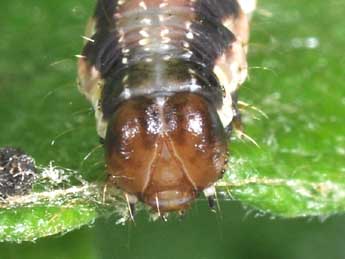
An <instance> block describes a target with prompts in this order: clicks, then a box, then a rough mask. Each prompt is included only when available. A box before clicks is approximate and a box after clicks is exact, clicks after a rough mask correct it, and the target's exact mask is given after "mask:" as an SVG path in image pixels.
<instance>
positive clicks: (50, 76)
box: [0, 0, 345, 259]
mask: <svg viewBox="0 0 345 259" xmlns="http://www.w3.org/2000/svg"><path fill="white" fill-rule="evenodd" d="M93 6H94V1H91V0H87V1H81V0H70V1H57V0H49V1H48V0H46V1H37V0H25V1H23V0H22V1H19V0H12V1H9V0H2V1H1V3H0V35H1V37H0V55H1V59H0V118H1V123H0V146H5V145H10V146H18V147H21V148H23V149H24V150H25V151H26V152H28V153H29V154H31V155H33V157H35V159H36V160H37V162H38V163H39V164H43V165H46V164H48V163H49V161H51V160H55V161H56V163H57V164H59V165H62V166H66V167H68V168H72V169H76V170H80V171H83V172H86V173H88V174H89V175H90V177H94V175H93V174H92V172H95V171H98V172H104V169H103V161H102V151H101V150H96V152H95V153H93V154H92V156H91V157H90V158H89V159H88V160H86V161H84V160H83V158H84V157H85V156H86V155H87V154H88V153H89V152H90V151H91V150H92V149H93V148H95V147H96V146H97V145H98V138H97V136H96V134H95V127H94V120H93V114H92V111H91V110H90V108H89V104H88V103H87V102H86V101H85V100H84V98H83V97H82V96H81V95H80V94H79V93H78V92H77V90H76V87H75V75H76V69H75V62H76V59H75V58H74V55H75V54H78V53H79V52H80V49H81V46H82V39H81V35H82V34H83V31H84V28H85V24H86V22H87V18H88V16H89V15H90V14H91V13H92V10H93ZM344 11H345V3H344V2H342V1H337V0H331V1H322V0H316V1H307V0H302V1H301V0H290V1H274V0H265V1H260V3H259V9H258V12H257V13H256V15H255V17H254V21H253V26H252V40H251V42H252V44H251V46H250V48H251V53H250V56H249V63H250V65H251V66H252V69H251V70H250V80H249V81H248V82H247V83H246V86H245V88H243V90H241V93H240V96H242V97H243V98H244V99H245V100H246V101H251V103H253V104H257V103H260V100H261V99H262V98H263V97H264V96H265V95H266V94H267V89H272V88H274V87H277V89H279V88H282V87H291V88H294V87H295V86H296V85H303V83H304V82H306V83H310V82H312V83H313V84H315V85H318V86H320V84H321V85H322V86H323V88H322V89H324V91H323V92H320V96H318V98H317V99H316V98H315V96H313V98H311V100H310V103H313V104H315V102H316V103H317V104H318V106H316V107H319V109H320V110H321V109H328V108H329V107H326V106H325V105H324V100H325V99H326V98H329V97H330V95H329V93H335V95H333V96H337V97H339V98H337V99H336V100H334V102H339V101H342V102H343V104H345V94H344V92H345V91H344V86H343V84H344V83H343V82H344V81H342V80H340V78H342V77H343V73H344V69H343V68H344V67H345V56H344V46H345V29H344V28H345V21H344V20H343V14H344ZM263 67H267V68H269V69H263ZM323 84H324V85H323ZM265 89H266V92H265ZM278 93H279V91H278ZM290 93H292V94H291V95H290V96H286V97H287V98H289V100H292V101H293V100H294V98H295V96H296V100H298V96H303V95H304V96H305V95H308V92H304V91H303V88H301V87H298V88H297V87H296V89H295V91H290ZM306 105H309V103H308V104H306ZM331 108H332V107H331ZM331 112H332V113H334V116H335V118H337V116H342V115H343V111H342V110H331ZM283 123H284V122H283ZM330 123H331V122H330ZM310 127H312V125H310ZM268 130H269V129H268ZM253 132H254V133H253V134H254V136H255V137H256V138H259V137H260V136H258V135H255V131H253ZM326 133H327V134H332V132H331V131H330V132H326ZM324 135H325V134H324ZM324 135H323V136H324ZM76 136H78V137H76ZM315 136H317V134H316V135H315ZM81 139H82V140H83V141H80V140H81ZM339 141H343V139H339ZM315 143H317V140H315ZM234 149H236V146H235V147H234ZM341 152H342V150H339V153H340V154H341ZM339 153H338V155H339ZM343 155H344V154H343ZM331 166H332V164H329V165H328V167H331ZM96 177H98V176H96ZM220 206H221V212H220V213H218V214H214V213H212V212H210V211H209V210H208V208H207V204H206V203H205V202H203V201H199V202H197V203H196V204H195V205H194V207H193V209H192V210H191V211H190V212H189V214H188V215H187V216H186V218H185V219H183V220H182V221H179V220H175V219H172V220H170V221H168V222H167V223H164V222H160V221H158V222H148V220H147V217H146V216H145V215H144V213H140V214H139V215H138V217H137V220H136V224H135V225H134V224H129V225H126V226H119V225H116V224H115V219H112V218H110V219H107V220H105V219H103V220H98V221H97V222H96V224H95V226H93V227H84V228H82V229H81V230H78V231H73V232H71V233H68V234H66V235H63V236H61V235H59V236H54V237H49V238H44V239H40V240H38V241H37V242H36V243H22V244H19V245H14V244H0V258H1V259H2V258H4V259H11V258H86V259H87V258H106V259H108V258H189V259H193V258H200V259H203V258H205V259H206V258H265V259H266V258H301V259H302V258H303V259H306V258H344V257H345V248H344V245H343V244H344V242H345V217H344V216H332V217H329V218H302V219H284V220H282V219H277V218H275V219H274V218H273V217H270V216H269V215H261V214H259V213H258V212H257V211H255V210H252V209H250V208H244V207H243V206H242V205H241V204H240V203H238V202H231V201H223V202H221V204H220Z"/></svg>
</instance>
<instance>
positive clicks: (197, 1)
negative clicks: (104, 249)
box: [78, 0, 255, 213]
mask: <svg viewBox="0 0 345 259" xmlns="http://www.w3.org/2000/svg"><path fill="white" fill-rule="evenodd" d="M254 7H255V0H98V2H97V5H96V9H95V13H94V15H93V17H92V18H91V19H90V22H89V26H88V28H89V29H88V31H89V35H87V36H85V39H86V44H85V46H84V49H83V52H82V55H81V56H80V58H79V63H78V79H79V80H78V81H79V84H78V86H79V90H80V91H81V92H82V93H83V94H84V95H85V96H86V98H87V99H88V100H89V101H90V102H91V103H92V105H93V107H94V110H95V116H96V122H97V132H98V135H99V136H100V137H101V138H102V139H103V140H104V142H103V143H104V149H105V158H106V164H107V170H108V175H109V180H108V181H109V182H108V184H110V185H115V186H117V187H118V188H120V189H122V190H123V191H124V193H125V195H126V199H127V201H128V202H129V204H130V205H131V206H130V208H132V209H133V205H134V203H135V202H136V201H137V200H138V199H139V200H141V201H143V202H144V203H146V204H148V205H150V206H151V207H152V208H153V209H154V210H156V211H158V212H160V213H161V212H168V211H184V210H185V209H186V208H188V207H189V205H190V204H191V202H192V201H193V200H194V199H195V198H196V197H197V196H198V194H199V193H200V192H202V191H204V193H205V195H206V196H207V197H209V201H210V203H212V197H213V195H214V194H215V193H214V187H213V185H214V183H215V182H216V181H217V179H219V178H220V177H221V176H222V173H223V172H224V170H225V166H226V161H227V156H228V154H227V147H228V141H229V131H230V129H231V126H236V125H234V124H236V123H235V122H236V121H237V122H238V121H239V113H238V109H237V99H236V91H237V89H238V87H239V86H240V85H241V84H242V83H243V82H244V80H245V78H246V76H247V63H246V52H247V42H248V35H249V32H248V30H249V19H250V14H251V12H252V11H253V9H254Z"/></svg>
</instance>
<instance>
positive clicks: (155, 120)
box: [105, 92, 227, 212]
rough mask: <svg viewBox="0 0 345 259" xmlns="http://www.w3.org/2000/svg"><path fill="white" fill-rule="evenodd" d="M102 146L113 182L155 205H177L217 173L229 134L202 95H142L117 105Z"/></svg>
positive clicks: (182, 205) (164, 207)
mask: <svg viewBox="0 0 345 259" xmlns="http://www.w3.org/2000/svg"><path fill="white" fill-rule="evenodd" d="M105 151H106V162H107V167H108V172H109V181H111V183H114V184H115V185H117V186H118V187H119V188H120V189H122V190H124V191H125V192H126V193H128V194H132V195H135V196H137V197H138V198H139V199H140V200H142V201H143V202H145V203H146V204H148V205H150V206H151V207H152V208H153V209H154V210H157V211H161V212H162V211H163V212H165V211H177V210H184V209H186V208H187V207H188V206H189V205H190V203H191V201H193V200H194V199H195V198H196V197H197V195H198V193H199V192H200V191H202V190H204V189H205V188H207V187H209V186H211V185H212V184H213V183H214V182H215V181H217V179H218V178H219V177H221V174H222V170H223V169H224V165H225V161H226V156H227V139H226V134H225V131H224V128H223V126H222V124H221V122H220V120H219V117H218V115H217V112H216V108H215V107H214V105H212V104H211V103H210V102H209V101H208V100H206V99H205V98H204V97H202V96H200V95H197V94H193V93H184V92H182V93H176V94H173V95H169V96H154V97H145V96H141V97H135V98H131V99H129V100H126V101H124V102H123V103H122V104H121V105H120V106H119V107H118V108H117V110H116V112H115V113H114V115H113V117H112V119H111V121H110V123H109V125H108V129H107V135H106V139H105Z"/></svg>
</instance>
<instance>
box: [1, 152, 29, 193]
mask: <svg viewBox="0 0 345 259" xmlns="http://www.w3.org/2000/svg"><path fill="white" fill-rule="evenodd" d="M35 175H36V168H35V161H34V159H33V158H32V157H30V156H28V155H26V154H25V153H24V152H23V151H21V150H20V149H16V148H11V147H5V148H0V199H1V198H2V199H6V198H7V197H8V196H14V195H25V194H28V193H30V191H31V189H32V184H33V181H34V180H35Z"/></svg>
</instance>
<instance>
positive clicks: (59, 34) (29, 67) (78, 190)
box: [0, 0, 345, 242]
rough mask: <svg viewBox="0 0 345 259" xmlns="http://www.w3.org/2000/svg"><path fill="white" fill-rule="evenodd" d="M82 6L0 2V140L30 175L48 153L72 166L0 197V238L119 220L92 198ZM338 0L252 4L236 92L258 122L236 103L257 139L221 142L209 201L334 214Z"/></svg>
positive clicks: (98, 194) (96, 189)
mask: <svg viewBox="0 0 345 259" xmlns="http://www.w3.org/2000/svg"><path fill="white" fill-rule="evenodd" d="M93 4H94V1H88V3H85V1H79V0H72V1H63V2H61V3H60V2H59V5H56V6H54V7H53V3H52V2H50V1H43V2H41V3H39V5H38V4H37V3H36V1H34V0H27V1H24V2H23V1H22V2H18V1H12V2H9V3H6V8H2V9H1V10H0V12H1V13H0V15H1V17H2V26H1V28H0V33H1V35H2V42H1V44H0V53H1V55H2V58H1V59H0V71H1V77H0V82H1V84H0V118H1V122H2V123H1V127H0V146H15V147H20V148H21V149H23V150H24V151H26V152H27V153H28V154H30V155H31V156H33V157H34V158H35V160H36V162H37V164H39V165H47V167H43V168H42V170H41V172H42V171H43V172H44V170H45V169H47V168H49V166H48V165H49V163H50V162H51V161H55V164H57V165H60V166H63V167H65V168H70V169H71V170H63V173H62V174H61V175H60V178H59V179H62V178H61V177H63V176H67V178H64V179H67V180H66V181H65V182H62V183H61V182H60V183H56V181H55V182H54V180H53V179H52V178H50V179H48V180H47V179H46V181H45V180H44V179H45V178H44V177H42V175H41V176H40V178H39V179H40V181H38V183H37V184H36V185H35V189H34V192H33V193H30V194H28V195H27V196H21V197H11V198H10V199H8V200H5V201H3V202H1V203H0V241H16V242H20V241H25V240H35V239H37V238H39V237H43V236H48V235H52V234H57V233H65V232H67V231H70V230H73V229H76V228H79V227H81V226H82V225H89V224H91V223H92V222H93V221H94V220H95V219H96V218H97V217H101V216H108V215H109V214H110V213H116V214H117V215H118V216H119V217H123V216H126V215H125V214H126V205H125V203H124V202H123V200H122V199H121V198H120V196H119V194H118V193H115V195H114V196H113V197H110V198H108V199H107V202H106V203H105V202H103V193H102V192H103V189H102V182H103V181H104V175H105V170H104V162H103V154H102V150H101V149H100V148H97V147H98V138H97V136H96V132H95V127H94V119H93V114H92V111H91V110H90V108H89V107H90V106H89V104H88V103H87V102H86V101H85V100H84V98H83V97H82V96H81V95H80V94H79V93H78V92H77V90H76V86H75V75H76V69H75V63H76V60H75V58H74V57H73V56H74V54H78V53H79V51H80V49H81V46H82V39H81V37H80V35H81V34H82V32H83V31H84V25H85V24H86V21H87V16H88V15H89V14H91V13H92V9H93ZM296 6H303V10H300V9H298V10H297V9H296ZM52 7H53V8H52ZM344 7H345V3H343V2H339V1H335V0H332V1H321V0H317V1H313V2H310V1H307V0H305V1H302V2H301V1H300V0H291V1H285V2H282V1H279V2H277V1H273V0H267V1H260V2H259V9H258V11H257V13H256V15H255V16H254V20H253V23H252V38H251V44H250V55H249V66H250V70H249V71H250V79H249V80H248V82H247V83H246V84H245V85H244V86H243V87H242V88H241V90H240V93H239V96H240V99H241V100H242V101H244V102H247V103H249V104H251V105H253V106H255V107H258V108H259V109H260V110H262V111H263V112H264V113H265V114H267V116H268V118H266V117H265V116H263V115H262V113H260V112H258V110H255V109H252V108H247V109H245V110H244V111H243V117H244V124H245V132H246V134H247V135H248V136H250V137H251V138H253V139H254V140H255V141H256V142H257V143H258V145H259V147H256V146H255V145H254V144H253V143H251V142H250V141H248V140H245V139H244V140H239V139H234V140H233V141H232V142H231V144H230V147H229V148H230V153H231V156H230V160H229V171H228V172H227V173H226V175H225V177H224V179H223V180H221V181H220V182H219V184H218V188H219V194H220V195H219V197H220V198H225V199H230V198H231V199H236V200H240V201H241V202H243V204H245V205H248V206H250V207H254V208H256V209H257V210H259V211H260V212H262V213H270V214H271V215H273V216H281V217H290V218H291V217H300V216H320V217H326V216H329V215H332V214H335V213H343V212H344V211H345V199H344V198H345V164H344V161H345V159H344V158H345V135H344V132H345V99H344V96H345V88H344V72H343V67H344V65H345V59H344V55H343V46H344V44H345V22H344V21H343V19H342V16H343V12H342V10H344ZM5 9H6V11H4V10H5ZM320 10H322V16H320ZM18 13H19V14H20V15H18ZM61 17H63V19H62V18H61ZM316 18H317V22H316V21H315V19H316ZM71 172H78V173H77V174H75V173H71ZM41 174H42V173H41ZM76 175H77V177H76ZM86 180H87V181H86Z"/></svg>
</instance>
